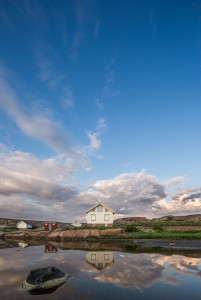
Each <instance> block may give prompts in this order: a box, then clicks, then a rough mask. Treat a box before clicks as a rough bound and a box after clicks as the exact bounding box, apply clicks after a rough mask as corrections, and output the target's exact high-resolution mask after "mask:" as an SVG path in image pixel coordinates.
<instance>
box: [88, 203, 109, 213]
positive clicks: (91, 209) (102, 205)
mask: <svg viewBox="0 0 201 300" xmlns="http://www.w3.org/2000/svg"><path fill="white" fill-rule="evenodd" d="M99 205H102V206H103V207H105V208H107V209H108V210H110V211H111V212H113V213H114V210H112V209H111V208H110V207H109V206H107V205H105V204H103V203H98V204H96V205H95V206H93V207H91V208H90V209H88V210H87V211H86V214H87V213H88V212H89V211H90V210H92V209H94V208H96V207H97V206H99Z"/></svg>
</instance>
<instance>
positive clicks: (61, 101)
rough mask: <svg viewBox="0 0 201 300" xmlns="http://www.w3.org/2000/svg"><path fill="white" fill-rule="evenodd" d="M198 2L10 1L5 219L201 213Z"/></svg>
mask: <svg viewBox="0 0 201 300" xmlns="http://www.w3.org/2000/svg"><path fill="white" fill-rule="evenodd" d="M200 18H201V4H200V2H199V1H196V0H195V1H190V0H185V1H182V2H181V1H159V0H158V1H148V0H147V1H145V0H143V1H135V0H133V1H131V0H127V1H113V0H110V1H105V0H101V1H100V0H97V1H96V0H93V1H92V0H91V1H90V0H86V1H77V0H76V1H62V0H59V1H51V0H49V1H45V0H44V1H37V0H36V1H31V0H21V1H11V0H6V1H1V3H0V39H1V47H0V91H1V93H0V119H1V123H0V209H1V217H15V218H18V217H19V218H35V219H56V220H59V219H60V220H63V221H66V222H67V221H72V220H74V219H78V220H83V216H84V215H85V210H87V209H88V208H89V207H90V206H93V205H94V204H96V203H97V202H104V203H106V204H107V205H109V206H111V207H112V208H113V209H114V210H115V212H116V214H117V216H121V215H135V216H142V215H145V216H147V217H157V216H160V215H164V214H177V215H178V214H190V213H201V184H200V165H201V158H200V150H201V140H200V138H199V132H200V128H201V120H200V110H201V101H200V95H201V84H200V82H201V68H200V65H201V54H200V53H201V23H200V20H201V19H200Z"/></svg>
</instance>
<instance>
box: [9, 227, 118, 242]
mask: <svg viewBox="0 0 201 300" xmlns="http://www.w3.org/2000/svg"><path fill="white" fill-rule="evenodd" d="M120 234H122V230H121V229H120V228H111V229H105V230H99V229H83V230H81V229H80V230H64V231H57V230H55V231H51V232H49V231H38V232H37V231H25V232H19V233H18V232H17V233H16V232H15V233H11V232H10V233H5V239H13V240H20V239H22V240H50V241H51V240H52V241H54V240H55V241H57V240H74V239H87V238H90V237H97V238H99V237H105V236H115V235H116V236H117V235H120Z"/></svg>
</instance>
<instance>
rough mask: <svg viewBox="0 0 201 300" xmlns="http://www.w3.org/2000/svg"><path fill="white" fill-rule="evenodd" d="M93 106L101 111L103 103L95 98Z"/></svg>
mask: <svg viewBox="0 0 201 300" xmlns="http://www.w3.org/2000/svg"><path fill="white" fill-rule="evenodd" d="M95 104H96V106H97V107H98V109H100V110H102V109H103V103H102V102H101V100H100V98H96V101H95Z"/></svg>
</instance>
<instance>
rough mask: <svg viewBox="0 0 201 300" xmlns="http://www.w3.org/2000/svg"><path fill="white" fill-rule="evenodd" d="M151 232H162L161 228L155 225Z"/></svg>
mask: <svg viewBox="0 0 201 300" xmlns="http://www.w3.org/2000/svg"><path fill="white" fill-rule="evenodd" d="M153 230H155V231H163V227H162V226H160V225H155V226H154V227H153Z"/></svg>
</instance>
